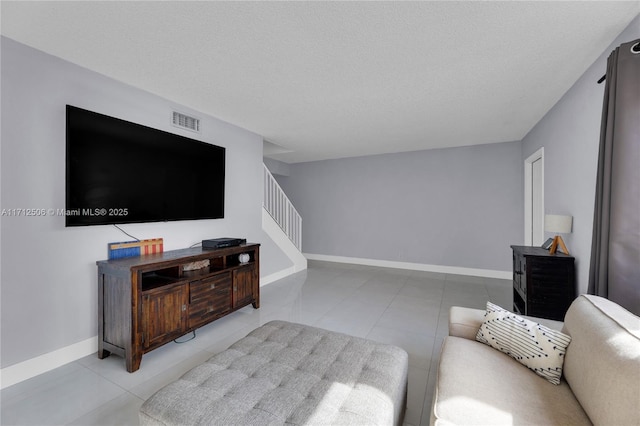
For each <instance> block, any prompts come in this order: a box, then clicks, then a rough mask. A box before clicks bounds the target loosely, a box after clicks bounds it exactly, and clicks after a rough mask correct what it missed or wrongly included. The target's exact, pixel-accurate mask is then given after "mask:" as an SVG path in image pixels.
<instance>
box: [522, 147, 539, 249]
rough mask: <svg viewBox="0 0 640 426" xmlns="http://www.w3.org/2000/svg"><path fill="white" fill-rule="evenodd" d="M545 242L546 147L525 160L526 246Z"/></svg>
mask: <svg viewBox="0 0 640 426" xmlns="http://www.w3.org/2000/svg"><path fill="white" fill-rule="evenodd" d="M543 241H544V147H543V148H540V149H539V150H537V151H536V152H534V153H533V154H531V155H530V156H529V157H528V158H527V159H526V160H524V244H525V245H526V246H540V245H542V243H543Z"/></svg>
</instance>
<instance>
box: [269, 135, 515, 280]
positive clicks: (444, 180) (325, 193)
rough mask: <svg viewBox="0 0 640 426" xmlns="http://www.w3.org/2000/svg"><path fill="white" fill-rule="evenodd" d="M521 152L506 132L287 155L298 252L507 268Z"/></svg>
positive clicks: (285, 183)
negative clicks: (309, 156) (451, 143)
mask: <svg viewBox="0 0 640 426" xmlns="http://www.w3.org/2000/svg"><path fill="white" fill-rule="evenodd" d="M521 159H522V150H521V145H520V142H508V143H500V144H491V145H477V146H469V147H462V148H449V149H434V150H428V151H418V152H408V153H398V154H386V155H375V156H367V157H356V158H346V159H339V160H325V161H317V162H309V163H298V164H292V165H291V168H290V173H291V175H290V176H289V177H282V178H280V179H279V181H280V182H281V184H282V186H283V189H284V190H285V192H286V193H287V195H288V196H289V197H290V198H291V200H292V202H293V203H294V205H295V206H296V208H297V209H298V211H299V212H300V214H301V215H302V223H303V234H302V235H303V251H304V252H305V253H312V254H323V255H332V256H346V257H356V258H365V259H378V260H388V261H400V262H413V263H422V264H432V265H442V266H456V267H467V268H479V269H488V270H501V271H510V270H511V250H510V248H509V246H510V245H511V244H522V242H523V241H522V240H523V238H524V235H523V234H524V232H523V227H524V224H523V220H524V219H523V215H524V212H523V192H522V188H523V166H522V160H521Z"/></svg>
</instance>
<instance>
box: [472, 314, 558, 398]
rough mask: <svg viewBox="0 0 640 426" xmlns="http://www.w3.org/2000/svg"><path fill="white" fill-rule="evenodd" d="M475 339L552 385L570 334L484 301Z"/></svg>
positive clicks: (556, 378) (554, 382) (555, 379)
mask: <svg viewBox="0 0 640 426" xmlns="http://www.w3.org/2000/svg"><path fill="white" fill-rule="evenodd" d="M476 340H477V341H479V342H482V343H484V344H487V345H489V346H491V347H492V348H495V349H497V350H499V351H500V352H504V353H505V354H507V355H509V356H510V357H512V358H514V359H515V360H517V361H518V362H520V363H521V364H523V365H525V366H526V367H527V368H529V369H530V370H533V371H534V372H535V373H536V374H538V375H540V376H542V377H544V378H545V379H547V380H548V381H550V382H551V383H553V384H554V385H559V384H560V376H562V364H563V363H564V354H565V353H566V351H567V346H568V345H569V342H571V336H567V335H566V334H564V333H561V332H559V331H556V330H552V329H550V328H548V327H545V326H544V325H541V324H538V323H535V322H533V321H529V320H527V319H525V318H522V317H520V316H518V315H516V314H514V313H513V312H509V311H507V310H505V309H502V308H501V307H500V306H498V305H494V304H493V303H491V302H487V312H486V314H485V315H484V322H483V323H482V326H480V330H478V334H476Z"/></svg>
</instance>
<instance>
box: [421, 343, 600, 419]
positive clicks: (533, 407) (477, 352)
mask: <svg viewBox="0 0 640 426" xmlns="http://www.w3.org/2000/svg"><path fill="white" fill-rule="evenodd" d="M433 403H434V407H433V410H432V416H433V418H432V422H433V423H435V424H438V425H447V424H459V425H461V424H465V425H471V424H477V425H489V424H490V425H500V424H505V425H507V424H508V425H513V424H520V425H533V424H539V425H554V424H555V425H579V424H590V421H589V418H588V417H587V416H586V414H585V412H584V411H583V410H582V408H581V407H580V404H579V403H578V401H577V400H576V399H575V398H574V397H573V394H572V392H571V389H570V388H569V386H568V385H567V383H566V382H565V381H564V380H562V381H561V382H560V385H553V384H551V383H549V382H548V381H547V380H545V379H543V378H542V377H540V376H537V375H535V374H531V372H530V371H529V370H528V369H527V368H526V367H525V366H523V365H522V364H519V363H518V362H516V361H514V360H513V359H512V358H510V357H509V356H507V355H505V354H503V353H501V352H498V351H496V350H494V349H493V348H491V347H489V346H486V345H483V344H482V343H479V342H476V341H473V340H468V339H465V338H460V337H452V336H449V337H446V338H445V341H444V344H443V346H442V353H441V356H440V364H439V367H438V379H437V383H436V389H435V394H434V402H433Z"/></svg>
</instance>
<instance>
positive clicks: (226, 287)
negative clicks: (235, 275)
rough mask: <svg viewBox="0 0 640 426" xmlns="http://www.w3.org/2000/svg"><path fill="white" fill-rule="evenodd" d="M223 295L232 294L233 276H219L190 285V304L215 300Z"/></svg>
mask: <svg viewBox="0 0 640 426" xmlns="http://www.w3.org/2000/svg"><path fill="white" fill-rule="evenodd" d="M221 294H229V295H230V294H231V274H218V275H215V276H213V277H209V278H205V279H203V280H199V281H193V282H191V283H189V302H190V303H197V302H199V301H202V300H208V299H210V298H215V297H217V296H218V295H221Z"/></svg>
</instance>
